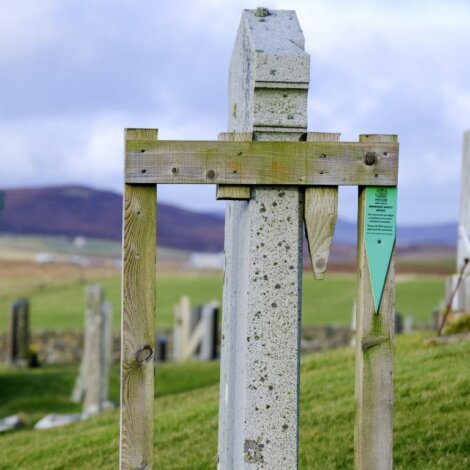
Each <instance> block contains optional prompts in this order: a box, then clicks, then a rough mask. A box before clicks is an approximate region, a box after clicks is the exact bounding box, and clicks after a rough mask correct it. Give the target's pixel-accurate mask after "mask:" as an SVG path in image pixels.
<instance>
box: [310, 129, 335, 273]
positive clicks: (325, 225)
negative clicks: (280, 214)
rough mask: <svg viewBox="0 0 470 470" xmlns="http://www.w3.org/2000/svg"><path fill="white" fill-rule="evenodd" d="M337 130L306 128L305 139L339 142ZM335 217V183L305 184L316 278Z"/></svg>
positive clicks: (325, 258) (326, 255)
mask: <svg viewBox="0 0 470 470" xmlns="http://www.w3.org/2000/svg"><path fill="white" fill-rule="evenodd" d="M339 138H340V134H332V133H328V132H307V142H315V141H317V142H324V141H327V142H339ZM337 218H338V186H322V187H319V186H317V187H311V188H308V187H307V188H305V213H304V222H305V231H306V233H307V241H308V249H309V251H310V259H311V261H312V268H313V275H314V276H315V279H323V278H324V277H325V273H326V267H327V265H328V258H329V257H330V249H331V242H332V241H333V235H334V233H335V227H336V219H337Z"/></svg>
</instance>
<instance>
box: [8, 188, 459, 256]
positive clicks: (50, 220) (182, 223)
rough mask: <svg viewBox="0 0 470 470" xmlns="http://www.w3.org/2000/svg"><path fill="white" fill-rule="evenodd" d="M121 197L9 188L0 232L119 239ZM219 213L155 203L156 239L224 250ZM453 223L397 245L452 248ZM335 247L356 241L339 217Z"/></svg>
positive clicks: (406, 233) (401, 238)
mask: <svg viewBox="0 0 470 470" xmlns="http://www.w3.org/2000/svg"><path fill="white" fill-rule="evenodd" d="M121 210H122V196H121V195H120V194H118V193H114V192H111V191H101V190H96V189H91V188H87V187H83V186H55V187H44V188H27V189H9V190H6V194H5V207H4V209H3V210H2V211H0V232H1V233H8V234H22V235H33V234H34V235H66V236H70V237H74V236H78V235H82V236H86V237H93V238H102V239H107V240H120V239H121ZM223 238H224V219H223V215H219V214H209V213H199V212H193V211H190V210H187V209H182V208H180V207H176V206H172V205H169V204H164V203H159V204H158V243H159V244H160V246H162V247H167V248H177V249H182V250H188V251H203V252H217V251H222V250H223ZM456 240H457V224H442V225H435V226H421V227H419V226H418V227H408V226H403V227H398V231H397V242H398V245H399V246H400V247H405V246H415V245H426V244H427V245H446V246H455V243H456ZM335 242H336V244H337V245H353V244H355V242H356V224H355V223H354V222H350V221H345V220H339V221H338V223H337V227H336V233H335Z"/></svg>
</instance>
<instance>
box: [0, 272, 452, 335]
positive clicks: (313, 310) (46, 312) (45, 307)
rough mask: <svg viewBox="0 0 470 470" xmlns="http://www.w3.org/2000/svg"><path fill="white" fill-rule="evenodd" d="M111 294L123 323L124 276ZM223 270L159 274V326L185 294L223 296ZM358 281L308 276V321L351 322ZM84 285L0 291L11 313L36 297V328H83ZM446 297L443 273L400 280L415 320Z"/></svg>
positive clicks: (404, 308)
mask: <svg viewBox="0 0 470 470" xmlns="http://www.w3.org/2000/svg"><path fill="white" fill-rule="evenodd" d="M100 282H101V283H102V284H103V286H104V288H105V290H106V296H107V299H108V300H110V301H111V302H112V304H113V305H114V309H115V315H114V326H115V328H116V329H118V328H119V324H120V304H121V302H120V278H119V277H118V276H116V275H115V276H112V277H106V278H103V279H101V280H100ZM222 283H223V280H222V275H221V274H218V273H216V274H210V273H205V274H204V273H191V272H189V273H179V274H178V273H170V274H168V275H163V274H160V275H159V277H158V281H157V325H158V328H159V329H160V330H168V329H171V328H172V326H173V306H174V305H175V304H176V303H177V302H178V301H179V299H180V298H181V296H182V295H189V297H190V298H191V302H192V304H193V305H197V304H199V303H203V302H206V301H209V300H212V299H215V300H219V301H221V297H222ZM355 289H356V280H355V277H354V276H353V275H352V274H331V275H329V276H328V277H327V279H325V280H324V281H315V280H314V279H313V276H312V275H311V273H309V272H308V273H305V274H304V280H303V309H302V323H303V325H305V326H307V325H333V324H336V325H348V324H350V322H351V312H352V305H353V301H354V298H355ZM84 292H85V284H84V283H83V282H80V281H78V280H76V279H75V280H73V281H69V282H67V283H65V284H60V283H58V284H57V283H56V284H52V283H51V284H44V285H42V287H39V288H38V287H36V288H35V289H31V288H30V287H28V284H25V285H24V287H22V292H19V293H18V292H17V291H16V292H15V293H16V295H15V296H12V295H8V294H7V293H5V292H3V293H1V294H0V312H7V311H8V309H9V308H10V307H9V306H10V304H11V302H12V301H13V300H14V298H15V297H17V296H18V294H22V293H23V294H22V295H26V296H28V297H29V299H30V302H31V327H32V328H33V329H36V330H37V329H55V330H60V329H82V328H83V309H84ZM443 296H444V279H443V278H441V277H429V276H427V277H403V278H402V279H401V280H400V278H398V282H397V311H398V312H400V313H402V314H403V315H404V316H407V315H412V316H413V317H414V318H415V321H416V323H418V324H419V323H421V324H423V323H430V322H431V311H432V309H433V308H434V307H436V306H437V305H438V304H439V302H440V301H441V299H442V298H443ZM7 325H8V315H0V331H1V330H5V329H6V328H7Z"/></svg>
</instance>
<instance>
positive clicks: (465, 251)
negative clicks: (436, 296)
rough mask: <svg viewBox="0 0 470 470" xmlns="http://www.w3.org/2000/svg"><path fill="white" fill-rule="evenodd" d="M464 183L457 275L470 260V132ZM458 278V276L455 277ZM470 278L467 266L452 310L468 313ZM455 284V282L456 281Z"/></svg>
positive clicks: (464, 153)
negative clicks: (467, 287) (467, 285)
mask: <svg viewBox="0 0 470 470" xmlns="http://www.w3.org/2000/svg"><path fill="white" fill-rule="evenodd" d="M461 174H462V182H461V185H462V186H461V189H460V217H459V234H458V236H459V238H458V243H457V273H460V271H461V269H462V267H463V266H464V264H465V258H470V131H467V132H466V133H465V134H464V143H463V157H462V173H461ZM454 277H457V276H454ZM467 277H468V278H470V265H469V266H467V268H466V271H465V274H464V279H463V280H462V283H461V284H460V287H459V292H458V293H457V295H456V296H455V300H454V302H453V303H452V310H454V311H466V309H467V306H468V305H469V304H470V299H468V296H469V295H470V291H469V290H468V289H465V286H466V284H467V282H466V281H465V278H467ZM454 282H455V281H454Z"/></svg>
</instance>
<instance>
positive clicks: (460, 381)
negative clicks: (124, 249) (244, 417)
mask: <svg viewBox="0 0 470 470" xmlns="http://www.w3.org/2000/svg"><path fill="white" fill-rule="evenodd" d="M162 271H163V272H162ZM90 282H99V283H101V284H102V285H103V286H104V288H105V290H106V297H107V299H108V300H110V301H111V302H112V303H113V305H114V309H115V315H114V326H115V330H116V332H117V331H119V324H120V318H119V317H120V315H119V307H120V270H119V269H116V268H110V267H106V266H97V267H87V268H84V267H80V266H72V265H62V264H45V265H37V264H34V263H32V262H30V261H28V260H26V259H19V260H18V259H17V260H11V259H10V260H2V261H1V262H0V312H3V314H2V315H0V332H3V331H6V329H7V327H8V312H9V308H10V304H11V301H12V300H13V299H15V298H18V297H27V298H29V300H30V305H31V310H30V315H31V317H30V318H31V328H32V330H33V331H34V330H40V329H51V330H76V331H82V330H83V322H84V318H83V310H84V301H85V299H84V296H85V286H86V285H87V284H88V283H90ZM222 284H223V276H222V274H221V273H214V272H212V273H211V272H205V273H200V272H192V271H188V270H186V269H177V268H175V267H174V266H173V265H167V267H165V269H161V270H160V272H159V274H158V291H157V325H158V327H159V328H160V329H162V330H169V329H171V327H172V325H173V305H174V304H175V303H177V302H178V301H179V299H180V297H181V295H183V294H184V295H189V297H190V298H191V302H192V304H193V305H196V304H198V303H202V302H206V301H208V300H211V299H219V300H220V299H221V295H222ZM303 285H304V289H303V324H304V325H306V326H309V325H328V324H332V325H349V324H350V322H351V311H352V303H353V299H354V296H355V286H356V280H355V274H354V273H353V272H345V273H340V272H330V273H328V275H327V278H326V279H325V280H324V281H320V282H318V281H314V279H313V275H312V274H311V271H309V270H306V272H305V274H304V283H303ZM443 295H444V277H443V276H442V275H437V274H433V275H415V274H410V273H402V274H400V275H399V276H398V277H397V311H399V312H401V313H402V314H403V315H404V316H407V315H413V316H414V318H415V323H416V324H418V325H420V324H430V323H431V310H432V309H433V308H434V307H435V306H437V305H438V304H439V302H440V300H441V299H442V298H443ZM430 335H432V333H415V334H411V335H403V336H400V337H397V339H396V347H395V352H396V354H395V422H394V426H395V443H394V449H395V450H394V456H395V468H402V469H408V468H417V469H420V468H422V469H440V468H452V469H464V468H468V467H469V466H470V445H469V444H468V438H467V424H466V423H468V420H469V418H470V411H469V410H470V380H469V379H468V363H469V360H470V344H468V343H467V344H454V345H447V346H425V344H424V343H425V338H426V337H428V336H430ZM78 367H79V366H78V364H74V365H46V366H43V367H41V368H38V369H26V370H14V369H9V368H7V367H5V366H3V365H2V366H0V416H2V417H3V416H8V415H11V414H17V413H19V414H21V415H22V417H23V419H24V421H25V423H26V426H25V428H23V429H19V430H15V431H11V432H8V433H5V434H3V435H1V436H0V469H3V468H5V469H7V468H25V469H29V468H50V469H53V468H57V469H58V468H64V467H72V468H116V467H117V458H118V445H119V411H118V410H110V411H105V412H104V413H102V414H101V415H99V416H97V417H94V418H92V419H90V420H88V421H85V422H81V423H76V424H71V425H69V426H67V427H64V428H57V429H53V430H42V431H39V430H33V429H32V426H33V424H34V423H35V422H37V421H38V420H39V419H40V418H41V417H43V416H44V415H46V414H49V413H74V412H79V411H80V409H81V404H74V403H71V402H70V394H71V391H72V389H73V385H74V381H75V378H76V375H77V372H78ZM118 374H119V367H118V365H117V364H115V365H114V366H113V369H112V374H111V384H110V399H111V400H114V401H118V398H119V376H118ZM218 383H219V363H218V362H209V363H201V362H192V363H187V364H174V363H165V364H157V372H156V391H155V400H156V402H155V409H156V416H155V443H154V449H155V462H156V466H157V468H164V469H185V468H187V469H208V468H215V456H216V452H217V411H218ZM353 390H354V351H353V349H352V348H341V349H337V350H332V351H327V352H324V353H316V354H310V353H308V354H304V355H303V356H302V365H301V395H300V411H301V416H300V419H301V432H300V468H301V469H314V468H321V469H322V470H323V469H330V468H331V469H340V468H341V469H342V468H352V466H353V428H354V425H353V423H354V392H353ZM319 462H321V465H319Z"/></svg>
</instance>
